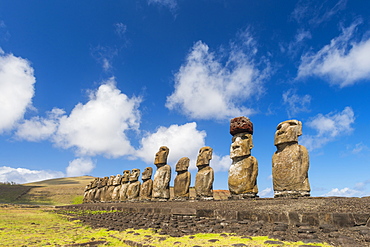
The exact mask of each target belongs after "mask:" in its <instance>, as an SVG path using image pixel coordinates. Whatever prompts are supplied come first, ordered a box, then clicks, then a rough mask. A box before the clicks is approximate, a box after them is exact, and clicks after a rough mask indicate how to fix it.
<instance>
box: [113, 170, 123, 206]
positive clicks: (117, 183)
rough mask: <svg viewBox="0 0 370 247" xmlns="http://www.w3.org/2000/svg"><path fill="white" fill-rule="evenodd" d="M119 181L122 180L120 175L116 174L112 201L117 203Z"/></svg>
mask: <svg viewBox="0 0 370 247" xmlns="http://www.w3.org/2000/svg"><path fill="white" fill-rule="evenodd" d="M121 180H122V175H121V174H117V175H116V176H115V178H114V180H113V186H114V189H113V193H112V201H114V202H118V201H119V191H120V189H121Z"/></svg>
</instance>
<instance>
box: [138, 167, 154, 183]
mask: <svg viewBox="0 0 370 247" xmlns="http://www.w3.org/2000/svg"><path fill="white" fill-rule="evenodd" d="M152 173H153V168H151V167H146V168H145V170H144V171H143V173H142V174H141V179H142V180H148V179H151V178H152Z"/></svg>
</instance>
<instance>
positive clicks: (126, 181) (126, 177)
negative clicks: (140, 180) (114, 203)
mask: <svg viewBox="0 0 370 247" xmlns="http://www.w3.org/2000/svg"><path fill="white" fill-rule="evenodd" d="M129 185H130V170H124V171H123V175H122V180H121V188H120V190H119V200H120V201H126V200H127V188H128V186H129Z"/></svg>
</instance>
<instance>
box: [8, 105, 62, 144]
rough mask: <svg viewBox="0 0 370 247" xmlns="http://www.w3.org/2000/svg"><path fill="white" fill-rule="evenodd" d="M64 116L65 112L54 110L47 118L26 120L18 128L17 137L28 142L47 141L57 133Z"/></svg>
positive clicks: (37, 117)
mask: <svg viewBox="0 0 370 247" xmlns="http://www.w3.org/2000/svg"><path fill="white" fill-rule="evenodd" d="M64 114H65V111H64V110H62V109H58V108H54V109H53V110H51V111H50V112H48V113H47V117H46V118H42V117H39V116H36V117H33V118H31V119H30V120H24V121H23V123H21V124H19V125H18V126H17V131H16V133H15V135H16V136H17V137H18V138H19V139H23V140H27V141H34V142H37V141H42V140H46V139H48V138H50V136H52V135H53V134H54V133H55V132H56V130H57V128H58V126H59V119H60V117H61V116H63V115H64Z"/></svg>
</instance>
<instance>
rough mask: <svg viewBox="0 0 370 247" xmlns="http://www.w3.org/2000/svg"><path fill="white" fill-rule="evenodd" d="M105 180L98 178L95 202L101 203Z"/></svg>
mask: <svg viewBox="0 0 370 247" xmlns="http://www.w3.org/2000/svg"><path fill="white" fill-rule="evenodd" d="M103 187H104V186H103V178H98V181H97V182H96V192H95V196H94V202H100V201H101V199H102V194H103Z"/></svg>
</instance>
